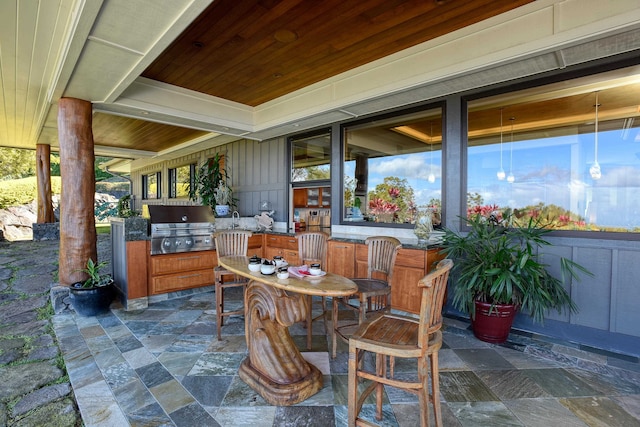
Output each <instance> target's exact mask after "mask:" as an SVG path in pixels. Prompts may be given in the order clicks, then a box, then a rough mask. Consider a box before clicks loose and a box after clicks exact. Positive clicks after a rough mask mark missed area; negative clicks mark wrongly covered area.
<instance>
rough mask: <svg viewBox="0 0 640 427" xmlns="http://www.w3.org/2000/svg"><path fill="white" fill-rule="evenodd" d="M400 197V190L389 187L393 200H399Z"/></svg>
mask: <svg viewBox="0 0 640 427" xmlns="http://www.w3.org/2000/svg"><path fill="white" fill-rule="evenodd" d="M399 195H400V189H399V188H396V187H389V196H390V197H391V198H392V199H397V198H398V196H399Z"/></svg>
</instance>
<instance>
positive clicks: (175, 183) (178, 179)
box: [169, 164, 196, 198]
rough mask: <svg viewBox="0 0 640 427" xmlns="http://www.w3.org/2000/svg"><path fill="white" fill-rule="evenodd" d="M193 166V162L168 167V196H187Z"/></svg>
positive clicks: (192, 174) (194, 166)
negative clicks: (171, 167)
mask: <svg viewBox="0 0 640 427" xmlns="http://www.w3.org/2000/svg"><path fill="white" fill-rule="evenodd" d="M195 168H196V165H195V164H190V165H184V166H179V167H177V168H173V169H169V198H178V197H189V187H190V186H191V185H192V182H193V179H194V175H195Z"/></svg>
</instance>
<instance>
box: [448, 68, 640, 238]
mask: <svg viewBox="0 0 640 427" xmlns="http://www.w3.org/2000/svg"><path fill="white" fill-rule="evenodd" d="M637 65H638V62H637V60H623V61H620V62H616V63H609V64H600V65H595V66H585V67H584V68H579V69H573V70H571V71H560V72H558V73H556V74H552V75H548V76H544V77H537V78H533V79H531V80H527V81H522V82H518V83H515V84H513V83H509V82H508V83H503V84H499V85H497V86H495V87H491V88H489V89H486V90H478V91H473V92H470V93H467V94H461V97H460V103H461V109H462V115H461V125H462V126H461V133H460V137H461V169H462V170H461V171H460V172H461V173H460V198H461V204H460V208H461V212H459V214H458V215H459V216H460V217H461V218H465V217H466V213H467V193H468V191H469V188H468V168H469V165H468V150H469V138H468V136H469V132H468V118H469V103H472V102H473V101H476V100H479V99H483V98H490V97H496V96H504V97H505V98H506V97H508V96H509V95H510V94H514V93H516V92H520V91H523V90H527V89H534V90H535V89H537V88H543V87H544V86H547V85H552V84H562V83H565V82H570V81H572V80H576V79H580V78H589V77H594V78H595V77H597V76H598V75H599V74H604V73H607V72H611V71H616V70H623V69H625V68H629V67H633V66H637ZM601 84H603V85H604V83H601ZM507 126H508V125H507ZM469 229H470V228H469V226H467V225H466V223H465V221H461V223H460V230H461V231H468V230H469ZM549 236H550V237H562V238H578V239H598V240H600V239H602V240H616V241H620V240H627V241H640V232H629V231H620V232H618V231H593V230H557V229H550V231H549Z"/></svg>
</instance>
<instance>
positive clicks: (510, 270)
mask: <svg viewBox="0 0 640 427" xmlns="http://www.w3.org/2000/svg"><path fill="white" fill-rule="evenodd" d="M463 219H464V220H465V221H466V222H467V224H468V225H469V227H470V230H469V232H468V233H467V234H465V235H463V234H459V233H457V232H455V231H452V230H450V229H446V228H445V229H444V231H445V237H444V242H443V244H442V247H443V250H442V252H444V253H445V254H446V255H447V257H448V258H451V259H453V261H454V270H453V277H454V278H455V285H454V287H453V304H454V306H455V307H456V308H458V309H459V310H462V311H464V312H467V313H470V314H471V316H472V317H474V318H475V303H474V302H475V301H476V300H479V301H482V302H486V303H490V304H492V305H495V304H514V305H515V306H516V307H518V309H520V310H522V311H525V312H528V313H529V314H530V316H531V317H532V318H533V320H534V322H539V323H543V320H544V314H545V312H546V311H547V310H549V309H556V310H557V311H558V312H562V310H563V309H565V308H567V309H568V310H570V311H571V312H577V310H578V307H577V306H576V305H575V303H574V302H573V301H572V299H571V296H570V295H569V293H568V292H567V291H566V290H565V289H564V287H563V284H564V283H565V281H566V280H567V279H569V278H573V279H576V280H580V273H582V274H586V275H592V274H591V273H590V272H589V271H588V270H587V269H585V268H584V267H582V266H580V265H579V264H577V263H575V262H574V261H571V260H569V259H567V258H564V257H560V271H561V277H560V278H557V277H554V276H552V275H551V274H550V273H549V272H548V270H547V267H548V265H547V264H545V263H544V262H543V260H542V257H543V256H542V255H541V254H540V253H539V250H540V248H541V247H544V246H549V245H551V243H550V242H549V241H547V240H546V239H545V238H544V236H545V235H546V234H547V233H549V232H551V231H552V230H549V229H546V228H544V226H543V224H541V223H540V221H539V220H536V219H534V218H529V220H528V222H526V223H524V224H521V225H520V226H515V227H508V226H507V225H515V222H514V221H516V222H517V219H516V218H515V217H513V216H512V215H510V214H509V213H500V215H494V214H492V215H490V216H489V217H486V216H483V215H475V216H472V217H471V218H463ZM545 256H546V255H545Z"/></svg>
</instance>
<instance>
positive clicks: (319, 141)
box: [290, 131, 331, 182]
mask: <svg viewBox="0 0 640 427" xmlns="http://www.w3.org/2000/svg"><path fill="white" fill-rule="evenodd" d="M290 143H291V164H292V168H291V182H301V181H318V180H329V179H330V178H331V133H330V132H329V131H323V132H320V133H317V132H316V133H313V134H307V135H300V136H295V137H292V138H291V139H290Z"/></svg>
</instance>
